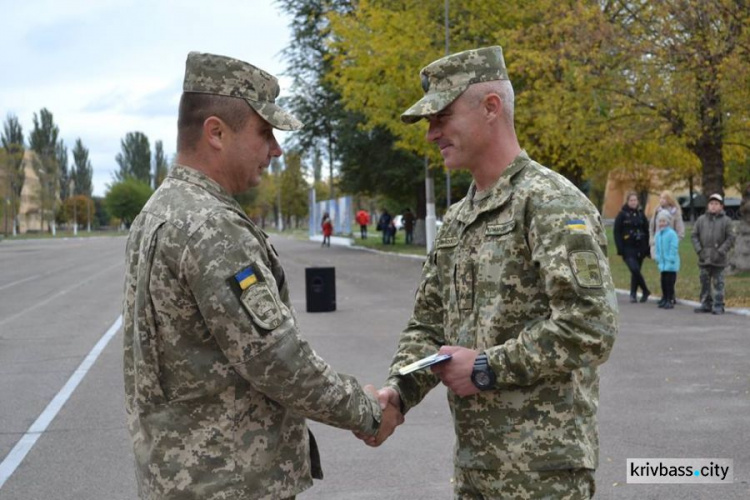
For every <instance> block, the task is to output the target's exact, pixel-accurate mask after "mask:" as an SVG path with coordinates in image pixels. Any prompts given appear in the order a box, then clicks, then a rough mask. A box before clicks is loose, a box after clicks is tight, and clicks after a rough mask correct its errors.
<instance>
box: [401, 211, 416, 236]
mask: <svg viewBox="0 0 750 500" xmlns="http://www.w3.org/2000/svg"><path fill="white" fill-rule="evenodd" d="M415 219H416V218H415V217H414V214H413V213H412V211H411V209H410V208H407V209H406V210H404V214H403V216H402V222H403V224H404V233H405V234H406V244H407V245H411V244H412V243H413V242H414V221H415Z"/></svg>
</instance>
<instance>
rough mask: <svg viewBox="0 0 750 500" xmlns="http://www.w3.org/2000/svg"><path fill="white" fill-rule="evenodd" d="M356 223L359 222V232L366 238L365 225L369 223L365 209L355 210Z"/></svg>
mask: <svg viewBox="0 0 750 500" xmlns="http://www.w3.org/2000/svg"><path fill="white" fill-rule="evenodd" d="M356 219H357V224H359V234H360V236H361V237H362V239H363V240H366V239H367V225H368V224H369V223H370V216H369V215H368V213H367V211H366V210H359V211H358V212H357V216H356Z"/></svg>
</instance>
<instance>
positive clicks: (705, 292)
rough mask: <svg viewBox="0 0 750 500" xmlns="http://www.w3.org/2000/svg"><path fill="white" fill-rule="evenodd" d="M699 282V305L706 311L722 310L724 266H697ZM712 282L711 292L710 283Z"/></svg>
mask: <svg viewBox="0 0 750 500" xmlns="http://www.w3.org/2000/svg"><path fill="white" fill-rule="evenodd" d="M698 269H699V270H700V274H699V276H700V282H701V295H700V297H701V307H702V308H703V309H705V310H706V311H712V310H714V311H723V310H724V268H723V267H718V266H698ZM712 283H713V292H712V291H711V288H712V286H711V284H712Z"/></svg>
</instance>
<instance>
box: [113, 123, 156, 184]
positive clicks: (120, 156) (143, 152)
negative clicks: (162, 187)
mask: <svg viewBox="0 0 750 500" xmlns="http://www.w3.org/2000/svg"><path fill="white" fill-rule="evenodd" d="M120 149H121V152H119V153H117V156H115V161H116V162H117V164H118V165H119V166H120V170H119V171H117V172H115V174H114V176H115V180H117V181H123V180H125V179H126V178H128V177H133V178H135V179H137V180H139V181H140V182H143V183H145V184H147V185H149V186H150V185H151V146H150V144H149V141H148V137H146V134H144V133H143V132H128V133H127V134H126V135H125V138H124V139H122V140H121V141H120Z"/></svg>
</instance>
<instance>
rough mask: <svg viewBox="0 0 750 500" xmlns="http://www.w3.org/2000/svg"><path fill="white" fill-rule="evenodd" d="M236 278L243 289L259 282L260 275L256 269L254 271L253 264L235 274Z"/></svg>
mask: <svg viewBox="0 0 750 500" xmlns="http://www.w3.org/2000/svg"><path fill="white" fill-rule="evenodd" d="M234 279H236V280H237V283H239V285H240V288H241V289H242V290H247V289H248V288H249V287H251V286H252V285H254V284H255V283H257V282H258V277H257V276H256V275H255V271H253V266H248V267H246V268H245V269H243V270H242V271H240V272H238V273H237V274H235V275H234Z"/></svg>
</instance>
